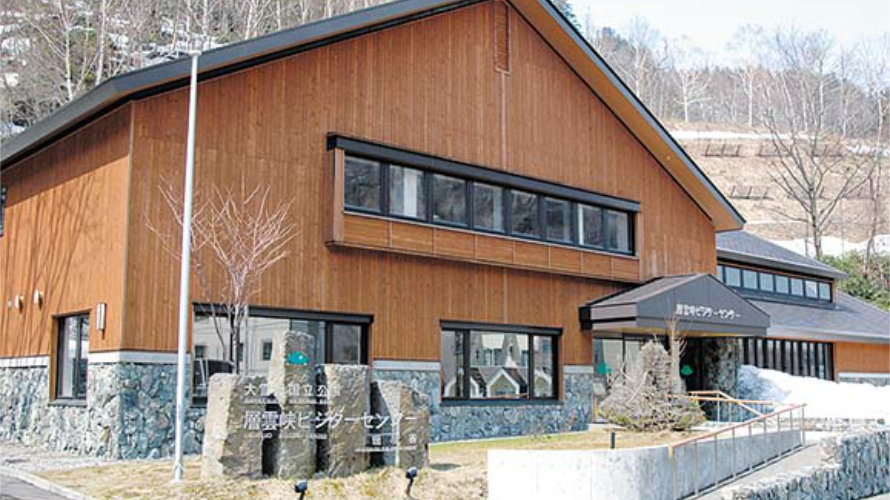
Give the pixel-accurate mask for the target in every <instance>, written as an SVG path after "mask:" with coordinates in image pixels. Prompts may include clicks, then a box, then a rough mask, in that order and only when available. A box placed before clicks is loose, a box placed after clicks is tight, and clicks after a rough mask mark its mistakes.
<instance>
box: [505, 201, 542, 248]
mask: <svg viewBox="0 0 890 500" xmlns="http://www.w3.org/2000/svg"><path fill="white" fill-rule="evenodd" d="M538 214H539V207H538V196H537V195H534V194H531V193H526V192H524V191H512V192H511V196H510V217H511V221H512V224H511V226H510V227H511V230H512V233H513V234H518V235H521V236H534V237H540V236H541V231H540V219H539V217H538Z"/></svg>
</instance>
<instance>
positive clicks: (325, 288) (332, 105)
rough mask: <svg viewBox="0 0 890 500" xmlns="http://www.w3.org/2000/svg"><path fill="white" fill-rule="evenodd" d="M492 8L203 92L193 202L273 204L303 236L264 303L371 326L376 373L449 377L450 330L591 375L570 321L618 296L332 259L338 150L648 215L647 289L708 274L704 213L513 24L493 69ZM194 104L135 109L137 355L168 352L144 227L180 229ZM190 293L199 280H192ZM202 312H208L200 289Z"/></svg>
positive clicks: (132, 309)
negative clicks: (489, 174) (335, 143)
mask: <svg viewBox="0 0 890 500" xmlns="http://www.w3.org/2000/svg"><path fill="white" fill-rule="evenodd" d="M492 12H493V4H492V3H483V4H476V5H473V6H469V7H465V8H462V9H459V10H456V11H452V12H449V13H445V14H440V15H437V16H434V17H430V18H426V19H423V20H419V21H415V22H412V23H410V24H406V25H401V26H397V27H393V28H390V29H387V30H385V31H379V32H375V33H371V34H368V35H364V36H361V37H358V38H354V39H349V40H346V41H342V42H338V43H336V44H333V45H328V46H324V47H321V48H317V49H314V50H311V51H308V52H305V53H302V54H298V55H294V56H291V57H289V58H286V59H282V60H278V61H274V62H271V63H267V64H264V65H262V66H258V67H254V68H250V69H247V70H245V71H242V72H239V73H236V74H232V75H228V76H224V77H220V78H217V79H214V80H209V81H205V82H203V83H202V84H201V85H200V87H199V91H198V131H197V161H196V189H197V190H198V191H199V192H200V191H201V190H202V189H207V187H208V186H210V185H212V184H214V183H215V184H218V185H230V186H240V185H241V183H242V182H243V183H245V185H247V186H248V187H251V186H256V185H257V184H258V183H260V184H262V185H263V186H269V187H271V189H272V193H273V196H274V197H276V198H277V199H286V200H291V201H293V202H294V207H293V212H294V217H295V218H296V220H297V221H298V223H299V230H298V231H299V234H298V236H297V237H296V238H295V239H294V240H293V241H292V243H291V244H290V246H289V250H290V255H289V257H288V258H287V259H286V260H284V261H282V262H280V263H278V264H277V265H276V266H275V267H274V268H273V269H271V270H270V271H269V272H268V273H267V275H266V277H265V279H264V280H263V283H262V289H261V291H260V292H259V294H258V295H257V296H256V297H255V298H254V299H253V301H252V302H253V303H255V304H260V305H269V306H280V307H289V308H298V309H312V310H321V311H336V312H351V313H367V314H373V315H374V318H375V319H374V325H373V328H372V346H371V350H372V352H371V356H372V357H374V358H378V359H413V360H438V359H439V333H438V324H439V321H440V320H442V319H451V320H469V321H486V322H496V323H518V324H529V325H543V326H559V327H563V328H565V334H564V343H563V346H564V349H563V353H564V354H565V356H564V358H565V361H566V362H568V363H589V362H590V361H591V345H590V344H591V342H590V338H589V336H587V335H584V334H582V333H581V331H580V329H579V328H580V326H579V322H578V311H577V307H578V306H579V305H580V304H582V303H584V302H586V301H588V300H590V299H593V298H596V297H599V296H602V295H604V294H608V293H612V292H614V291H616V290H617V287H618V286H624V285H618V284H613V283H610V282H609V281H603V280H593V279H585V278H577V277H569V276H561V275H555V274H544V273H537V272H532V271H523V270H510V269H504V268H500V267H495V266H488V265H480V264H471V263H461V262H449V261H444V260H438V259H434V258H425V257H417V256H408V255H397V254H391V253H387V252H382V251H371V250H357V249H342V248H329V247H327V246H325V245H324V232H325V228H324V224H326V223H327V220H326V219H325V217H324V212H325V210H324V209H325V207H324V206H323V203H324V202H323V196H322V192H323V181H324V176H323V175H322V174H323V169H324V168H327V167H328V166H329V164H328V163H326V162H325V136H326V134H327V133H329V132H337V133H341V134H346V135H351V136H356V137H360V138H365V139H369V140H374V141H379V142H383V143H387V144H391V145H395V146H400V147H404V148H408V149H412V150H416V151H422V152H426V153H429V154H433V155H438V156H442V157H448V158H452V159H457V160H461V161H466V162H471V163H475V164H479V165H484V166H489V167H493V168H500V169H505V170H509V171H510V172H514V173H518V174H524V175H528V176H533V177H537V178H541V179H546V180H551V181H556V182H560V183H564V184H569V185H573V186H577V187H580V188H583V189H588V190H592V191H596V192H601V193H607V194H611V195H615V196H621V197H625V198H630V199H634V200H638V201H639V202H640V204H641V209H642V213H641V215H640V216H639V219H638V235H639V239H638V248H639V266H640V268H641V273H640V274H641V278H642V279H643V280H645V279H648V278H651V277H654V276H659V275H665V274H673V273H687V272H696V271H699V272H714V267H715V264H716V252H715V248H714V245H715V243H714V228H713V225H712V224H711V222H710V221H709V219H708V218H707V217H706V216H705V215H704V214H703V212H701V211H700V210H699V209H698V207H697V206H696V205H695V203H694V202H693V201H692V200H691V199H690V198H689V197H688V196H687V195H686V193H685V192H684V191H682V190H681V189H680V187H679V186H678V185H677V184H676V183H675V182H674V181H673V180H672V179H671V177H670V176H669V175H668V174H667V173H666V171H665V170H664V169H663V168H662V167H661V166H660V165H659V164H658V163H657V162H656V161H655V160H654V159H653V158H652V156H651V155H650V154H649V153H648V152H647V151H646V150H645V149H644V148H643V147H642V146H641V145H640V144H639V143H638V142H637V141H636V140H635V138H634V137H633V136H632V135H631V134H630V133H629V132H628V130H627V129H626V128H625V127H624V126H623V125H622V123H621V122H620V121H619V120H618V119H617V118H616V117H615V116H614V115H613V114H612V113H611V112H610V110H609V109H607V108H606V107H605V106H604V105H603V103H602V102H601V101H600V100H599V99H598V98H597V97H596V96H595V95H594V94H593V93H592V92H591V91H590V89H589V88H588V87H586V85H585V84H584V83H583V82H582V81H581V80H580V79H579V78H578V77H577V76H576V75H575V74H574V73H573V72H572V70H571V69H570V68H569V67H568V66H567V65H566V64H565V63H564V61H563V60H562V59H560V58H559V57H558V55H557V54H556V53H555V52H554V51H553V50H552V49H551V48H550V47H549V46H548V45H546V44H545V43H544V42H543V41H542V39H541V38H540V36H539V35H538V34H537V33H536V32H535V31H534V30H533V29H532V27H531V26H530V25H528V24H527V23H526V22H525V21H524V20H523V19H522V18H521V17H520V16H519V15H518V14H517V13H516V11H514V10H513V9H512V8H511V9H510V13H509V16H510V17H509V22H510V39H509V43H510V45H509V46H510V58H511V60H510V72H509V73H505V72H501V71H498V70H497V69H496V68H495V56H494V50H493V48H494V47H493V46H494V36H493V34H494V31H493V20H492ZM186 109H187V93H186V90H185V89H180V90H177V91H173V92H170V93H167V94H163V95H159V96H155V97H153V98H149V99H146V100H144V101H140V102H138V103H136V104H135V105H134V113H135V115H134V123H135V125H134V126H135V130H134V133H135V135H134V144H133V159H132V161H133V173H132V188H131V200H130V237H129V243H128V250H127V273H128V280H127V293H126V301H127V304H126V307H127V314H126V320H125V321H126V324H125V327H124V328H125V331H126V332H127V337H126V338H125V339H124V344H125V347H126V348H131V349H146V350H170V351H172V350H175V330H176V286H177V282H178V274H177V269H178V268H177V266H176V263H175V261H174V260H173V259H172V258H171V257H170V256H169V255H168V254H166V253H165V252H164V251H162V249H161V246H160V244H159V241H158V239H157V237H156V236H155V235H154V234H152V232H151V231H148V230H147V229H146V227H145V222H144V221H145V220H146V218H148V219H151V220H154V221H157V222H156V223H155V225H156V226H157V227H159V228H160V229H161V230H164V231H174V230H175V227H174V223H173V221H172V220H171V219H170V218H169V215H168V213H167V211H166V209H165V207H164V205H163V202H162V200H161V198H160V196H159V190H158V184H159V183H161V182H164V179H174V180H176V181H177V185H178V184H179V183H181V178H182V164H183V158H184V157H185V135H186V133H185V132H186ZM193 283H194V280H193ZM193 299H194V300H207V298H206V297H203V296H201V294H200V293H199V288H198V287H197V286H196V285H195V286H193Z"/></svg>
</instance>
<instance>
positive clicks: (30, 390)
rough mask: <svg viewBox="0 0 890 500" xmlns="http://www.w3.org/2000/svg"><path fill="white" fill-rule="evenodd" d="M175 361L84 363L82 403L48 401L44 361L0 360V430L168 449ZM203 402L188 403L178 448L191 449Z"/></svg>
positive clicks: (98, 452) (96, 451)
mask: <svg viewBox="0 0 890 500" xmlns="http://www.w3.org/2000/svg"><path fill="white" fill-rule="evenodd" d="M175 379H176V366H175V365H171V364H142V363H130V362H114V363H90V364H89V368H88V371H87V397H86V401H85V402H84V403H67V402H51V401H50V399H49V368H48V367H47V366H46V365H42V366H27V367H2V368H0V393H2V394H3V398H2V399H0V437H3V438H6V439H15V440H18V441H21V442H22V443H24V444H27V445H37V446H43V447H46V448H49V449H52V450H70V451H75V452H77V453H81V454H84V455H94V456H103V457H109V458H157V457H162V456H167V455H170V454H171V453H172V451H173V434H174V425H173V412H174V406H175V405H174V401H173V397H174V394H175V392H176V381H175ZM202 437H203V410H200V409H192V410H190V411H189V418H188V426H187V433H186V439H185V452H186V453H199V452H200V451H201V439H202Z"/></svg>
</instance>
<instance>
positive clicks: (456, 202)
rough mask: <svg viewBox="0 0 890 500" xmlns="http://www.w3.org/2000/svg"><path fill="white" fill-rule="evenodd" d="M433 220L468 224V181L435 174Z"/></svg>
mask: <svg viewBox="0 0 890 500" xmlns="http://www.w3.org/2000/svg"><path fill="white" fill-rule="evenodd" d="M433 221H435V222H444V223H446V224H458V225H466V224H467V181H465V180H463V179H458V178H456V177H449V176H447V175H440V174H435V175H433Z"/></svg>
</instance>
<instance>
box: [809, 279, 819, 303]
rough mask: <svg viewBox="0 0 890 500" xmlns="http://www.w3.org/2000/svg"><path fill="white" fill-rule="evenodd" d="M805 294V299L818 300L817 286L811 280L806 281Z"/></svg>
mask: <svg viewBox="0 0 890 500" xmlns="http://www.w3.org/2000/svg"><path fill="white" fill-rule="evenodd" d="M806 293H807V298H810V299H818V298H819V285H818V284H817V283H816V282H815V281H813V280H807V281H806Z"/></svg>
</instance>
